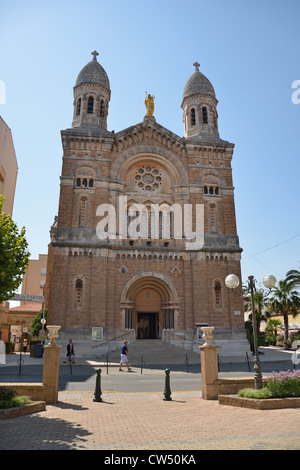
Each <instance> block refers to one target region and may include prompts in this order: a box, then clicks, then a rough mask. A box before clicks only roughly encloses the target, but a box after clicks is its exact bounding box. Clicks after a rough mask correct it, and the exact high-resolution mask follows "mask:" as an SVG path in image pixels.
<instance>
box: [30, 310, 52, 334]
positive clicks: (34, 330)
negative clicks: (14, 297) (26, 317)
mask: <svg viewBox="0 0 300 470" xmlns="http://www.w3.org/2000/svg"><path fill="white" fill-rule="evenodd" d="M47 313H48V309H47V308H46V309H45V320H47ZM42 318H43V309H42V310H40V311H39V312H38V313H37V314H36V316H35V317H34V319H33V320H32V322H31V334H32V336H39V332H40V330H41V329H42V322H41V320H42ZM45 330H46V329H45Z"/></svg>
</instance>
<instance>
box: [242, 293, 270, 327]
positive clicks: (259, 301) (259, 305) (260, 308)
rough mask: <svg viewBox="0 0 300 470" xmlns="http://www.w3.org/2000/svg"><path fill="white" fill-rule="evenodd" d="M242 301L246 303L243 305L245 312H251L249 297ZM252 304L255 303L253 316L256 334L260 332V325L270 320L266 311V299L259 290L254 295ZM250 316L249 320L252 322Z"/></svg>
mask: <svg viewBox="0 0 300 470" xmlns="http://www.w3.org/2000/svg"><path fill="white" fill-rule="evenodd" d="M244 299H245V300H246V301H247V303H246V305H245V311H246V312H249V311H250V312H252V304H251V300H250V297H249V296H245V297H244ZM254 303H255V315H256V325H257V333H259V330H260V324H261V322H262V321H267V320H268V318H270V316H271V313H270V312H269V311H268V299H267V298H266V297H265V296H264V292H263V291H261V290H259V291H256V292H255V293H254ZM252 314H253V312H252V313H251V314H250V315H249V319H250V320H252Z"/></svg>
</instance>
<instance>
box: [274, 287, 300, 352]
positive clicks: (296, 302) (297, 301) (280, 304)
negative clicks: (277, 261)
mask: <svg viewBox="0 0 300 470" xmlns="http://www.w3.org/2000/svg"><path fill="white" fill-rule="evenodd" d="M292 289H293V287H292V286H291V285H290V284H289V282H288V281H287V280H286V279H285V280H283V281H279V282H278V287H274V290H273V297H272V298H270V299H269V302H270V308H271V309H272V310H273V311H274V312H276V313H277V314H280V315H282V316H283V319H284V345H285V347H287V346H288V338H289V317H288V316H289V315H292V316H293V317H295V316H296V315H297V314H298V310H299V308H300V296H299V293H298V292H297V291H294V290H292Z"/></svg>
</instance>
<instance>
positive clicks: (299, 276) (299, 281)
mask: <svg viewBox="0 0 300 470" xmlns="http://www.w3.org/2000/svg"><path fill="white" fill-rule="evenodd" d="M285 280H286V282H287V283H288V285H289V286H291V287H292V288H297V287H300V271H297V269H291V270H290V271H288V272H287V273H286V278H285Z"/></svg>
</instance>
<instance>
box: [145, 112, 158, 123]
mask: <svg viewBox="0 0 300 470" xmlns="http://www.w3.org/2000/svg"><path fill="white" fill-rule="evenodd" d="M144 122H150V123H153V124H154V123H155V122H156V119H155V117H154V116H147V114H146V116H145V117H144Z"/></svg>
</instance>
